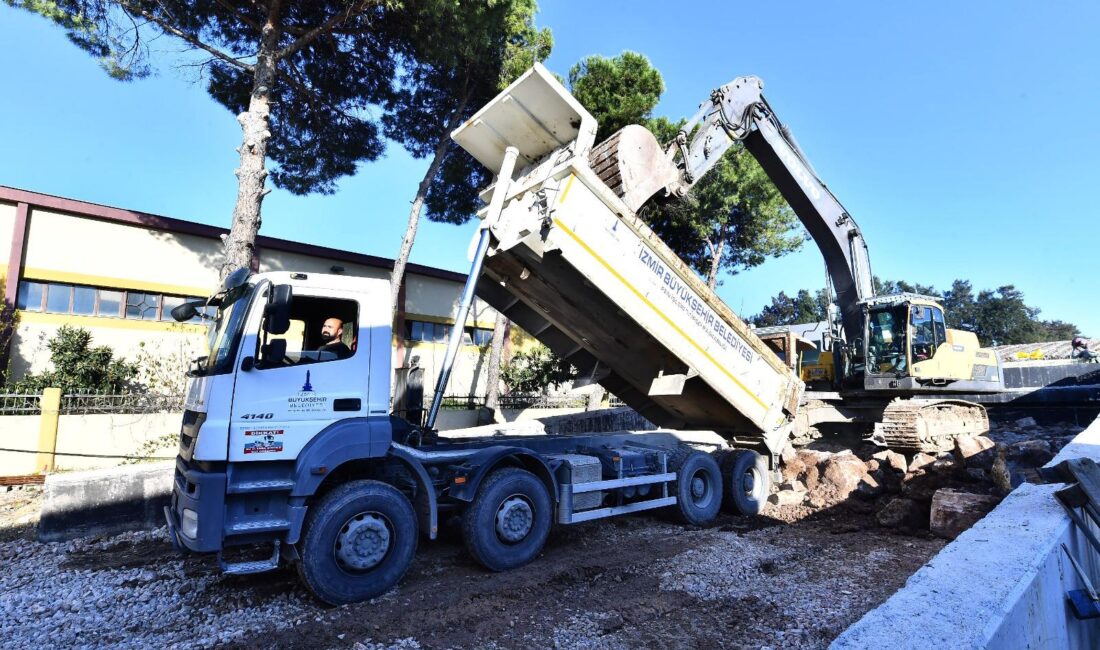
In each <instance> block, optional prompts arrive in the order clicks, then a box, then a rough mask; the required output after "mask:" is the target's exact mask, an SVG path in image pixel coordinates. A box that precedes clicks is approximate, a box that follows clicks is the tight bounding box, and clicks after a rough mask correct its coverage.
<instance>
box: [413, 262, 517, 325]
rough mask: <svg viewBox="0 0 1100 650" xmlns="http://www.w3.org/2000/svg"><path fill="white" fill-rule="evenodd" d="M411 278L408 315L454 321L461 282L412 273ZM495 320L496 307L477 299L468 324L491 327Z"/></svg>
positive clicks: (467, 320) (471, 307)
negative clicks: (494, 308) (494, 309)
mask: <svg viewBox="0 0 1100 650" xmlns="http://www.w3.org/2000/svg"><path fill="white" fill-rule="evenodd" d="M409 277H410V278H411V280H410V282H409V284H408V286H407V287H406V288H405V313H406V314H409V318H412V319H416V318H417V317H418V316H428V317H429V318H421V319H419V320H429V321H430V320H433V319H432V318H430V317H435V319H436V322H448V323H453V322H454V317H455V312H457V311H458V301H459V299H460V298H461V297H462V283H460V282H452V281H450V280H443V279H440V278H430V277H426V276H417V275H411V274H410V276H409ZM495 319H496V312H495V311H493V308H492V307H490V306H489V305H488V304H486V303H485V301H483V300H479V299H477V298H474V302H473V304H471V305H470V315H469V316H468V317H467V319H466V325H468V326H476V327H486V328H492V327H493V322H494V320H495Z"/></svg>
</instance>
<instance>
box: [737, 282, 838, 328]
mask: <svg viewBox="0 0 1100 650" xmlns="http://www.w3.org/2000/svg"><path fill="white" fill-rule="evenodd" d="M828 306H829V299H828V297H827V296H826V294H825V290H824V289H818V290H817V292H816V293H814V294H813V295H811V294H810V292H809V291H807V290H806V289H800V290H799V292H798V293H797V294H795V296H794V297H793V298H792V297H791V296H788V295H787V294H786V293H785V292H783V291H780V292H779V295H778V296H775V297H773V298H772V302H771V304H770V305H767V306H765V307H764V309H762V310H761V311H760V313H759V314H757V315H755V316H753V317H752V322H753V324H754V325H756V326H757V327H770V326H773V325H799V324H802V323H818V322H821V321H823V320H825V319H826V318H827V317H828V316H827V313H826V310H827V309H828Z"/></svg>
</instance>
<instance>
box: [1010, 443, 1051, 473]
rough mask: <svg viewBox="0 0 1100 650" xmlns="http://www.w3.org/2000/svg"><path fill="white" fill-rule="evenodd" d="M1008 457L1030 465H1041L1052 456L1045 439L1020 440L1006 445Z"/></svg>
mask: <svg viewBox="0 0 1100 650" xmlns="http://www.w3.org/2000/svg"><path fill="white" fill-rule="evenodd" d="M1008 458H1009V459H1011V460H1018V461H1020V462H1021V463H1023V464H1025V465H1028V466H1031V467H1042V466H1043V465H1046V464H1047V463H1049V462H1050V461H1051V459H1053V458H1054V452H1052V451H1051V450H1050V443H1048V442H1047V441H1046V440H1022V441H1020V442H1016V443H1013V444H1011V445H1009V447H1008Z"/></svg>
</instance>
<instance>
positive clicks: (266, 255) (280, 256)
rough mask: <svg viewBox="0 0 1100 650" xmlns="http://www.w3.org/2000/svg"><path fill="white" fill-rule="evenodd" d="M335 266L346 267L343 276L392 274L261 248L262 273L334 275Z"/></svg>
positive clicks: (377, 269) (355, 265) (377, 276)
mask: <svg viewBox="0 0 1100 650" xmlns="http://www.w3.org/2000/svg"><path fill="white" fill-rule="evenodd" d="M333 265H336V266H342V267H344V272H343V275H351V276H355V277H361V278H383V279H387V280H388V279H389V277H390V272H389V271H388V270H386V269H380V268H378V267H375V266H366V265H363V264H353V263H351V262H344V261H339V260H333V259H329V258H325V257H311V256H309V255H301V254H299V253H288V252H284V251H277V250H272V249H270V248H260V271H261V272H263V273H267V272H269V271H301V272H302V273H332V267H333Z"/></svg>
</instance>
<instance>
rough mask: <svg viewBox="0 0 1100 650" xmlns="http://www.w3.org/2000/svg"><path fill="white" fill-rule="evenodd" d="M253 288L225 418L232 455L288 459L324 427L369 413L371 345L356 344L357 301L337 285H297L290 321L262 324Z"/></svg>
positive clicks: (260, 298)
mask: <svg viewBox="0 0 1100 650" xmlns="http://www.w3.org/2000/svg"><path fill="white" fill-rule="evenodd" d="M271 290H272V287H271V285H268V287H267V288H266V289H264V291H265V294H263V295H260V296H258V299H257V300H256V302H255V306H254V309H253V312H252V313H251V314H250V315H249V322H248V329H247V330H246V336H245V337H244V338H243V340H242V342H241V354H240V359H241V361H240V362H239V364H238V367H237V369H236V385H235V388H234V398H233V407H232V415H231V418H230V435H229V460H230V461H231V462H237V461H252V460H257V461H270V460H293V459H294V458H296V457H297V456H298V452H300V451H301V449H302V447H304V446H305V445H306V443H308V442H309V441H310V440H311V439H312V438H313V437H314V436H315V435H317V433H319V432H320V431H322V430H323V429H324V428H325V427H327V426H329V425H330V424H332V423H334V422H336V421H337V420H341V419H344V418H349V417H358V416H361V415H366V414H367V409H368V408H369V407H368V403H367V388H368V383H367V378H368V377H369V366H370V352H371V348H370V345H369V336H370V331H369V328H368V329H367V330H365V331H363V336H364V337H365V338H366V339H367V341H365V342H364V344H363V345H362V346H360V345H359V336H360V322H359V321H360V313H361V311H362V310H361V305H360V304H359V302H358V301H357V300H355V299H354V298H353V297H351V296H348V295H346V294H343V293H340V292H336V291H323V290H320V289H316V290H313V291H314V292H313V293H306V291H307V290H308V289H303V288H299V287H295V293H294V295H293V298H292V299H291V306H290V327H289V328H288V329H287V331H286V332H285V333H283V334H278V335H275V334H269V333H266V332H264V319H265V318H267V316H266V315H265V313H264V305H265V304H266V303H267V301H268V298H267V296H268V295H270V292H271Z"/></svg>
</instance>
